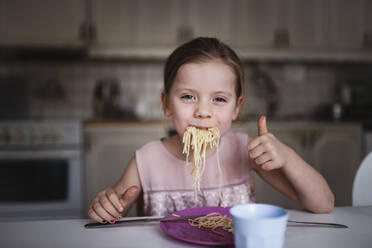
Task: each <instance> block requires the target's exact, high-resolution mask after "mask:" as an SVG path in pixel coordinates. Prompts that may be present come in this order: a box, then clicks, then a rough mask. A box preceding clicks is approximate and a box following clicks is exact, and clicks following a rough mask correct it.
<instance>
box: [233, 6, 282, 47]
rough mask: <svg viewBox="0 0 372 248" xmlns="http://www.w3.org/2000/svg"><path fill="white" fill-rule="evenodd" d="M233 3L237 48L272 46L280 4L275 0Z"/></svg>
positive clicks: (234, 34) (235, 43) (234, 40)
mask: <svg viewBox="0 0 372 248" xmlns="http://www.w3.org/2000/svg"><path fill="white" fill-rule="evenodd" d="M229 3H230V4H231V16H232V18H231V19H230V20H231V21H230V25H231V29H232V34H231V35H232V39H233V40H232V42H231V43H232V44H233V46H235V47H236V48H240V49H246V48H272V46H273V39H274V32H275V30H276V28H277V21H278V15H279V13H280V8H279V7H280V5H279V2H278V1H275V0H264V1H259V0H250V1H246V0H238V1H233V2H231V1H229Z"/></svg>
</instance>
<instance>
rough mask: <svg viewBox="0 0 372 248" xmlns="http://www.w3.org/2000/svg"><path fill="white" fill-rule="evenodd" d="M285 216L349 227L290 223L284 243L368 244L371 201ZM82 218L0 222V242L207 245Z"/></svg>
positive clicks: (152, 227)
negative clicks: (99, 224) (99, 225)
mask: <svg viewBox="0 0 372 248" xmlns="http://www.w3.org/2000/svg"><path fill="white" fill-rule="evenodd" d="M289 219H292V220H302V221H319V222H336V223H340V224H345V225H347V226H349V228H347V229H338V228H324V227H301V226H292V225H288V228H287V231H286V240H285V247H286V248H291V247H296V248H297V247H301V248H306V247H309V248H321V247H327V248H333V247H334V248H336V247H337V248H342V247H345V248H346V247H347V248H350V247H358V248H361V247H366V248H367V247H368V248H370V247H372V206H370V207H338V208H335V209H334V211H333V212H332V213H330V214H311V213H308V212H304V211H296V210H289ZM88 222H91V221H90V220H86V219H73V220H47V221H24V222H0V247H4V248H5V247H6V248H12V247H17V248H18V247H27V248H32V247H35V248H36V247H37V248H43V247H48V248H49V247H64V248H65V247H89V248H94V247H151V248H156V247H162V248H163V247H172V248H173V247H205V246H196V245H194V244H191V243H185V242H182V241H179V240H176V239H173V238H171V237H168V236H167V235H166V234H165V233H163V231H162V230H161V229H160V227H159V223H147V224H135V225H134V224H131V225H128V226H125V227H123V226H122V227H116V228H100V229H85V228H84V224H86V223H88Z"/></svg>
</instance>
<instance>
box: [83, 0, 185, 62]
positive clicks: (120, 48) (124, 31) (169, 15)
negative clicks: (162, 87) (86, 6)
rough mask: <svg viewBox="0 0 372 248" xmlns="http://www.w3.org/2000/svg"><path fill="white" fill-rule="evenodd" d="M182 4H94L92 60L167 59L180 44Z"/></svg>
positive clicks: (148, 0) (98, 0)
mask: <svg viewBox="0 0 372 248" xmlns="http://www.w3.org/2000/svg"><path fill="white" fill-rule="evenodd" d="M180 2H181V1H180V0H176V1H173V0H159V1H152V0H139V1H133V0H123V1H115V0H92V25H93V27H94V28H95V33H96V36H95V39H94V40H93V42H92V47H91V52H90V54H91V55H92V56H102V55H103V56H127V57H131V56H134V57H141V56H145V57H153V56H155V57H158V56H160V57H164V56H165V55H166V54H169V53H170V52H171V49H173V48H174V47H175V46H176V44H177V41H178V35H179V32H180V27H181V24H180V20H181V14H180V12H181V7H180V6H181V5H180Z"/></svg>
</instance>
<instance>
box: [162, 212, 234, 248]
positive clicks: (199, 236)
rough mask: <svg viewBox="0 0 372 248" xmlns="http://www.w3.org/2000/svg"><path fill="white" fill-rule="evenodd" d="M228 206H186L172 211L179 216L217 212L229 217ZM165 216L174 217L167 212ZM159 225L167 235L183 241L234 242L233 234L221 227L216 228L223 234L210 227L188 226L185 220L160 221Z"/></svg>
mask: <svg viewBox="0 0 372 248" xmlns="http://www.w3.org/2000/svg"><path fill="white" fill-rule="evenodd" d="M229 210H230V207H226V208H224V207H201V208H188V209H184V210H181V211H177V212H174V213H173V214H177V215H180V216H185V215H198V214H209V213H213V212H218V213H220V214H222V215H224V216H228V217H230V212H229ZM166 217H174V215H172V214H169V215H168V216H166ZM160 227H161V229H163V231H164V232H165V233H166V234H168V235H169V236H171V237H173V238H176V239H180V240H183V241H187V242H191V243H195V244H202V245H230V244H234V234H232V233H230V232H227V231H225V230H223V229H221V228H217V229H216V230H217V231H218V232H221V233H223V236H221V235H218V234H216V233H214V232H212V230H211V229H207V228H203V227H202V228H198V227H196V226H190V225H189V223H188V222H187V221H175V222H171V221H169V222H166V221H165V222H160Z"/></svg>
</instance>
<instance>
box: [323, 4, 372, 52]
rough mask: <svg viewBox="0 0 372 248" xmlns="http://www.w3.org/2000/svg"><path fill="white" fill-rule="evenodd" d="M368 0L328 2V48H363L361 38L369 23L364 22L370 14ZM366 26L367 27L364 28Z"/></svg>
mask: <svg viewBox="0 0 372 248" xmlns="http://www.w3.org/2000/svg"><path fill="white" fill-rule="evenodd" d="M367 2H369V1H368V0H354V1H348V0H330V12H329V18H330V29H329V31H330V33H329V35H330V37H329V38H330V40H329V42H330V46H331V47H333V48H359V49H361V48H362V47H363V36H364V33H365V32H366V28H367V27H368V26H370V25H371V23H368V24H367V23H366V22H365V20H366V19H367V18H368V16H369V15H370V14H371V11H372V9H369V12H367V8H366V7H368V6H367V5H366V4H367ZM366 25H368V26H366Z"/></svg>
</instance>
